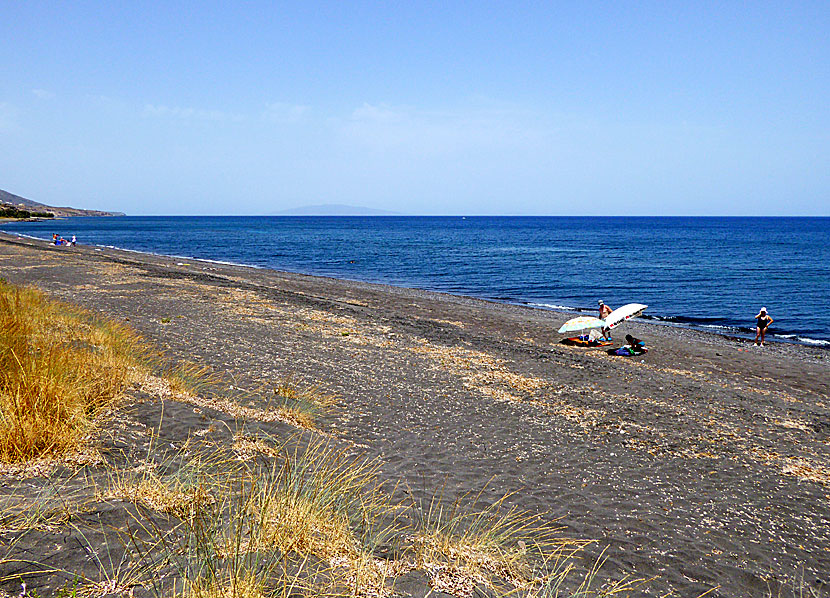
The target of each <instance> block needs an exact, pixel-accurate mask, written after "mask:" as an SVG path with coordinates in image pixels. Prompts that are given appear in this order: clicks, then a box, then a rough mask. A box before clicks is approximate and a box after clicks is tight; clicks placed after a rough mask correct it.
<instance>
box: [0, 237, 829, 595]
mask: <svg viewBox="0 0 830 598" xmlns="http://www.w3.org/2000/svg"><path fill="white" fill-rule="evenodd" d="M0 276H2V277H4V278H6V279H8V280H9V281H10V282H13V283H17V284H33V285H35V286H38V287H40V288H41V289H43V290H45V291H46V292H47V293H49V294H50V295H52V296H54V297H58V298H61V299H64V300H67V301H70V302H73V303H77V304H80V305H83V306H86V307H88V308H91V309H94V310H98V311H100V312H102V313H104V314H109V315H111V316H114V317H117V318H119V319H126V320H129V323H130V325H132V326H133V327H134V328H136V329H137V330H138V331H139V332H140V333H142V334H143V335H144V336H145V337H146V338H148V339H149V340H150V341H152V342H153V343H155V344H156V345H158V346H159V347H160V348H161V349H162V350H164V351H165V352H168V353H169V354H171V355H173V356H175V357H176V358H178V359H182V360H185V359H187V360H191V361H195V362H197V363H200V364H204V365H207V366H209V367H210V368H212V369H213V370H214V371H218V372H224V373H228V374H230V375H231V376H232V377H233V379H234V380H236V383H235V385H237V386H239V387H243V388H255V387H259V386H262V385H263V384H265V385H267V384H269V383H272V382H273V381H274V380H276V379H279V378H281V377H284V376H286V375H293V376H296V377H298V378H300V379H302V380H306V381H308V382H310V383H316V384H320V385H321V386H322V387H323V388H325V389H326V390H328V391H330V392H332V393H333V394H335V395H336V396H337V397H338V399H339V405H338V406H337V407H336V408H335V409H334V411H333V412H332V413H331V414H330V415H329V416H327V417H326V418H325V421H324V425H323V428H322V430H321V432H322V433H325V434H328V435H330V436H331V437H332V438H334V439H336V441H337V442H342V443H345V444H348V445H349V446H352V447H354V450H355V451H360V452H361V453H365V454H367V455H369V456H371V457H377V458H378V459H380V460H381V463H382V471H383V475H384V476H385V477H386V478H388V479H389V480H396V481H399V482H401V483H402V484H404V485H405V486H406V487H407V488H408V491H409V492H410V493H411V495H412V496H413V498H415V499H419V500H424V499H428V498H429V497H430V496H434V495H436V494H438V493H445V494H446V496H447V497H448V499H449V500H450V501H451V500H452V498H454V497H457V496H460V495H463V494H464V493H467V492H473V493H475V492H478V491H481V490H482V489H486V490H485V491H483V494H482V496H483V498H484V499H486V500H495V499H497V497H499V496H501V495H503V494H505V493H513V494H512V495H511V497H510V499H509V500H508V505H510V506H515V507H517V508H522V509H527V510H530V511H532V512H536V513H540V514H545V515H544V516H545V517H548V518H550V519H551V520H558V522H559V524H560V525H561V526H563V528H564V533H565V534H566V535H568V536H571V537H579V538H585V539H590V540H595V541H596V542H597V544H596V545H595V546H594V548H591V549H590V550H589V552H588V554H589V555H590V556H594V557H596V556H598V555H599V554H600V553H601V552H602V550H603V549H604V548H605V547H606V546H607V547H608V549H607V551H606V553H605V554H606V556H607V557H608V560H607V562H606V566H605V567H604V568H603V575H607V576H609V577H610V578H619V577H622V576H624V575H632V576H635V577H652V576H654V577H655V580H653V581H652V582H650V583H649V584H648V585H647V586H646V587H645V588H644V589H643V591H642V592H638V594H640V595H654V596H657V595H666V594H667V593H668V592H671V593H672V594H670V595H681V596H698V595H700V594H702V593H703V592H705V591H707V590H710V589H711V588H714V587H716V586H719V587H720V589H718V590H715V591H714V592H713V593H712V594H709V595H712V596H765V595H766V593H767V591H768V590H769V588H771V587H772V588H775V587H779V585H780V586H786V585H787V584H788V583H790V582H791V581H792V580H794V579H796V578H797V576H798V575H799V573H803V574H804V580H805V583H806V584H808V585H809V587H810V588H818V589H820V590H822V591H824V592H826V591H828V585H827V584H828V580H827V579H826V575H825V572H826V571H827V570H828V569H830V552H827V550H826V549H827V546H830V529H829V527H830V526H827V525H826V523H827V513H828V508H830V490H828V489H830V470H828V467H827V465H826V464H827V463H828V462H830V449H829V448H828V446H830V444H828V440H829V439H830V407H829V406H828V405H829V404H830V382H828V380H827V379H826V378H827V377H826V371H827V358H828V357H827V351H826V350H825V349H822V348H819V347H809V346H803V345H796V344H791V343H774V344H771V345H769V346H767V347H765V348H764V349H756V348H754V347H753V346H752V343H751V341H747V340H745V339H740V338H734V337H729V336H724V335H720V334H718V333H716V332H701V331H696V330H692V329H686V328H678V327H673V326H666V325H661V324H659V323H653V322H648V321H636V322H635V321H631V322H628V323H626V324H625V325H623V326H622V327H621V328H620V329H619V331H618V332H616V334H615V337H620V338H621V337H622V335H624V334H625V333H627V332H631V333H632V334H634V335H635V336H638V337H641V338H644V339H645V340H646V343H647V345H648V346H649V347H650V351H649V353H648V354H646V355H645V356H643V357H637V358H632V359H625V358H619V357H612V356H609V355H607V354H605V353H604V352H602V351H597V350H583V349H579V348H573V347H566V346H563V345H561V344H559V342H558V341H559V339H560V338H561V335H558V334H557V333H556V330H557V329H558V327H559V325H560V324H561V322H562V321H563V320H564V319H567V318H566V317H565V316H564V315H563V313H564V312H555V311H549V310H543V309H537V308H533V307H528V306H521V305H514V304H506V303H496V302H488V301H486V300H482V299H475V298H470V297H463V296H457V295H448V294H443V293H436V292H431V291H421V290H417V289H407V288H402V287H393V286H387V285H381V284H375V283H364V282H355V281H347V280H341V279H331V278H323V277H316V276H310V275H303V274H291V273H284V272H277V271H273V270H267V269H261V268H251V267H247V266H237V265H229V264H220V263H216V262H206V261H201V260H195V259H190V258H171V257H164V256H155V255H150V254H141V253H138V252H128V251H122V250H116V249H105V248H100V247H91V246H81V245H79V246H76V247H74V248H57V247H51V246H49V245H47V244H46V243H45V242H43V241H40V240H38V241H33V240H29V239H20V238H18V237H15V236H13V235H6V234H3V235H0ZM165 320H166V321H165ZM618 344H619V343H618ZM135 400H136V401H138V403H140V400H139V399H135ZM142 408H143V407H139V408H138V409H139V411H140V409H142ZM201 409H202V415H204V414H207V420H206V421H201V420H199V419H198V418H194V416H193V413H192V410H191V409H190V408H189V407H188V408H176V409H171V408H168V416H167V417H168V418H170V417H173V418H178V424H182V427H183V428H186V430H185V431H186V432H200V431H201V430H207V429H209V424H210V422H211V420H222V418H225V419H224V420H222V421H226V420H227V421H232V418H231V419H229V417H228V416H227V414H222V413H221V409H213V410H211V409H208V408H205V407H202V408H201ZM171 413H172V414H173V415H172V416H171V415H169V414H171ZM146 419H147V420H150V419H151V418H150V417H149V416H147V417H146ZM185 424H186V425H185ZM263 425H264V424H263ZM168 433H169V434H173V433H172V432H168ZM183 433H184V432H183V431H179V434H180V436H179V437H178V439H177V440H175V441H177V442H178V441H182V438H181V434H183ZM275 433H280V434H289V433H290V430H288V429H287V428H286V427H285V426H282V427H277V428H276V429H275ZM206 434H207V433H206ZM210 434H213V432H210V433H209V434H207V435H208V437H209V435H210ZM33 483H34V482H33ZM777 584H778V585H777ZM415 594H416V592H413V595H415ZM783 595H786V593H785V594H783Z"/></svg>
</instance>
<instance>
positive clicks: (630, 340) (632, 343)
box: [625, 334, 645, 347]
mask: <svg viewBox="0 0 830 598" xmlns="http://www.w3.org/2000/svg"><path fill="white" fill-rule="evenodd" d="M625 342H626V344H627V345H628V346H629V347H642V346H643V345H644V344H645V343H644V342H643V341H641V340H640V339H638V338H635V337H633V336H631V335H630V334H626V335H625Z"/></svg>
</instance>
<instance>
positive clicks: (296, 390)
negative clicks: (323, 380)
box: [274, 376, 337, 429]
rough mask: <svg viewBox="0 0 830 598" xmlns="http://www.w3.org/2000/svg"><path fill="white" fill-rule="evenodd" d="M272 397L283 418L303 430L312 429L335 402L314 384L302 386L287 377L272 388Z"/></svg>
mask: <svg viewBox="0 0 830 598" xmlns="http://www.w3.org/2000/svg"><path fill="white" fill-rule="evenodd" d="M274 397H275V399H276V400H277V402H278V410H279V411H280V412H281V415H282V417H283V418H285V419H286V420H288V421H292V422H293V423H294V424H295V425H297V426H298V427H301V428H305V429H313V428H314V427H315V422H316V420H317V419H318V418H319V417H320V416H321V415H324V414H325V413H326V412H327V411H328V410H329V409H330V408H331V407H332V406H333V405H334V404H335V403H336V401H337V399H336V397H335V396H334V395H333V394H331V393H327V392H325V391H324V390H323V389H322V387H321V386H319V385H316V384H303V383H301V382H300V381H299V380H297V379H296V378H295V377H294V376H287V377H285V378H283V379H281V380H280V381H278V382H277V384H276V386H274Z"/></svg>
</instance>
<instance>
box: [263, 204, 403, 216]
mask: <svg viewBox="0 0 830 598" xmlns="http://www.w3.org/2000/svg"><path fill="white" fill-rule="evenodd" d="M272 215H273V216H400V214H398V213H397V212H389V211H387V210H376V209H374V208H364V207H361V206H347V205H345V204H336V203H327V204H320V205H315V206H303V207H301V208H292V209H290V210H281V211H279V212H274V213H273V214H272Z"/></svg>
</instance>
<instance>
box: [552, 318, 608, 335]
mask: <svg viewBox="0 0 830 598" xmlns="http://www.w3.org/2000/svg"><path fill="white" fill-rule="evenodd" d="M603 326H605V322H603V321H602V320H600V319H599V318H595V317H593V316H579V317H576V318H573V319H571V320H568V321H567V322H565V323H564V324H562V328H560V329H559V332H560V334H562V333H566V332H576V331H577V330H587V329H588V328H602V327H603Z"/></svg>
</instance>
